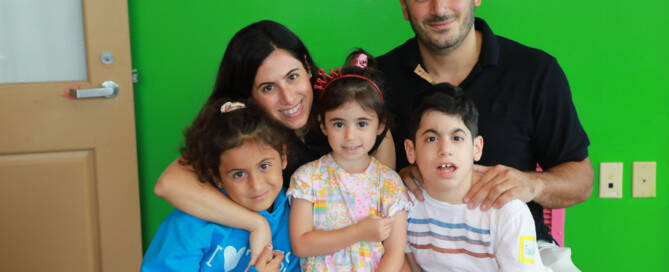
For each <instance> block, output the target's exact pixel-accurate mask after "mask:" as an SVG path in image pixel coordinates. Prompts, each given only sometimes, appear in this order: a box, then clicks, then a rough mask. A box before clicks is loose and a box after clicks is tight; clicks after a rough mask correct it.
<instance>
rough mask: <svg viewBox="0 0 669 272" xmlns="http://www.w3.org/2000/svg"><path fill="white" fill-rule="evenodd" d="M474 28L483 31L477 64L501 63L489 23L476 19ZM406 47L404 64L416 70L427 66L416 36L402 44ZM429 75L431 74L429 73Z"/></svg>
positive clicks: (495, 39) (493, 64)
mask: <svg viewBox="0 0 669 272" xmlns="http://www.w3.org/2000/svg"><path fill="white" fill-rule="evenodd" d="M474 29H476V30H477V31H479V32H481V39H482V41H481V53H480V55H479V59H478V61H477V63H476V66H479V67H481V68H484V67H488V66H495V65H497V64H498V63H499V42H498V41H497V37H495V34H494V33H493V32H492V30H491V29H490V27H489V26H488V24H487V23H486V22H485V21H484V20H483V19H481V18H478V17H477V18H476V19H475V20H474ZM401 47H403V48H404V54H402V55H404V59H403V60H402V65H404V66H405V67H406V68H408V69H411V70H412V71H415V70H416V69H417V68H419V66H420V67H425V65H424V64H423V59H422V58H421V56H420V50H419V49H418V40H417V39H416V37H415V36H414V37H413V38H411V39H409V40H408V41H406V42H405V43H404V44H402V45H401ZM428 76H429V75H428ZM421 77H422V76H421Z"/></svg>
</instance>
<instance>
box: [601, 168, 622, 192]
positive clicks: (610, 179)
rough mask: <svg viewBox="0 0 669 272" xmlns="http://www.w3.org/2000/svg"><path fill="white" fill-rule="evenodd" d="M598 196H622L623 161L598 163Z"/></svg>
mask: <svg viewBox="0 0 669 272" xmlns="http://www.w3.org/2000/svg"><path fill="white" fill-rule="evenodd" d="M599 198H623V163H622V162H602V163H600V164H599Z"/></svg>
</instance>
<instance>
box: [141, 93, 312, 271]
mask: <svg viewBox="0 0 669 272" xmlns="http://www.w3.org/2000/svg"><path fill="white" fill-rule="evenodd" d="M212 104H213V105H208V106H206V107H205V108H204V109H203V111H202V112H201V113H200V115H199V116H198V118H197V119H196V120H195V122H194V123H193V126H191V127H190V128H189V129H188V131H187V132H186V145H185V147H184V148H182V151H181V153H182V159H181V162H182V163H183V164H186V165H189V166H190V167H192V168H193V170H194V172H195V173H196V174H197V175H198V178H199V179H200V180H201V181H203V182H209V183H212V184H213V185H215V186H217V187H218V188H222V192H223V193H225V194H226V195H227V196H228V197H229V198H230V199H231V200H232V201H234V202H236V203H237V204H239V205H241V206H243V207H245V208H247V209H249V210H252V211H256V212H258V213H260V214H261V215H262V216H264V217H265V219H266V220H267V222H268V223H269V227H270V229H271V231H272V244H271V245H268V247H267V248H266V249H265V251H264V252H263V253H261V255H260V257H259V258H258V259H257V261H256V262H255V263H254V264H252V265H251V266H250V267H249V262H250V249H249V232H248V231H246V230H241V229H235V228H230V227H225V226H221V225H217V224H214V223H211V222H207V221H205V220H202V219H199V218H196V217H193V216H191V215H189V214H186V213H184V212H182V211H179V210H175V211H174V212H172V213H171V214H170V215H169V216H168V217H167V219H165V221H163V223H162V225H161V226H160V228H159V229H158V232H157V233H156V236H155V237H154V238H153V241H152V242H151V245H150V246H149V249H148V250H147V252H146V255H145V256H144V262H143V263H142V268H141V271H225V272H227V271H240V272H241V271H245V269H246V268H247V267H248V268H249V270H248V271H263V272H264V271H281V272H285V271H300V265H299V259H298V258H297V257H295V256H294V255H293V253H292V249H291V247H290V242H289V233H288V219H289V218H288V217H289V212H290V211H289V210H290V209H289V207H288V200H287V198H286V196H285V192H284V190H283V189H282V188H283V187H282V185H283V175H282V173H281V171H282V169H284V168H285V167H286V156H285V143H286V141H285V137H283V135H284V134H283V132H284V128H283V127H282V126H281V125H280V124H278V123H276V122H273V121H272V120H270V119H269V117H267V116H266V115H264V113H263V112H262V110H260V109H256V108H242V109H230V107H227V108H226V107H225V106H226V105H228V103H226V104H223V107H221V104H219V103H212ZM224 109H228V110H230V111H229V112H228V111H225V110H224ZM221 111H224V112H221Z"/></svg>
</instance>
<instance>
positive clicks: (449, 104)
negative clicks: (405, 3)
mask: <svg viewBox="0 0 669 272" xmlns="http://www.w3.org/2000/svg"><path fill="white" fill-rule="evenodd" d="M415 101H416V102H415V103H414V104H413V105H412V110H411V116H410V118H411V119H410V120H411V122H410V123H409V133H410V134H409V135H411V139H406V140H405V141H404V147H405V149H406V153H407V159H408V161H409V163H412V164H416V166H417V168H418V170H419V171H420V174H421V175H422V177H423V180H424V182H423V184H422V194H423V196H424V198H425V201H424V202H419V201H415V197H414V196H413V195H411V197H412V198H413V199H414V207H413V209H412V210H411V211H410V212H409V216H408V217H409V219H408V220H409V221H408V225H407V248H406V253H407V254H406V255H407V259H408V263H409V265H410V266H411V269H412V271H550V269H548V268H544V266H543V264H542V263H541V258H540V256H539V252H538V249H537V243H536V238H535V236H536V234H535V230H534V221H533V219H532V215H531V214H530V210H529V209H528V208H527V206H526V204H525V203H523V202H521V201H520V200H513V201H511V202H509V203H508V204H506V205H504V206H503V207H502V208H500V209H490V210H488V211H485V212H483V211H481V210H479V209H476V210H469V209H467V206H466V205H465V204H463V203H462V199H463V197H464V195H465V194H466V193H467V191H468V190H469V188H470V187H471V185H472V184H473V183H475V182H476V181H477V179H478V178H479V177H480V176H479V175H478V174H473V172H472V165H473V163H474V161H478V160H479V159H480V158H481V154H482V150H483V138H482V137H481V136H478V126H477V122H478V111H477V110H476V107H475V106H474V102H473V101H472V100H471V99H469V98H467V97H466V96H464V94H463V92H462V90H461V89H460V88H457V87H454V86H452V85H450V84H448V83H442V84H437V85H434V86H431V87H430V88H428V89H427V90H425V91H424V92H423V93H421V94H420V95H419V96H418V98H417V99H416V100H415Z"/></svg>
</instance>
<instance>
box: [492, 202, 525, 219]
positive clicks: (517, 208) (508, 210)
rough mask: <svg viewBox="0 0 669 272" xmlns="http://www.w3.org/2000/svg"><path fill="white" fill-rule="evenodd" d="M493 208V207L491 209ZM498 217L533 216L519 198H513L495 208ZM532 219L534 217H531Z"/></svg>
mask: <svg viewBox="0 0 669 272" xmlns="http://www.w3.org/2000/svg"><path fill="white" fill-rule="evenodd" d="M491 210H494V209H491ZM497 213H498V214H499V217H500V218H511V217H526V218H533V217H532V213H531V212H530V208H529V207H527V204H525V202H523V201H521V200H519V199H513V200H511V201H509V202H507V203H506V204H504V206H502V207H501V208H499V209H498V210H497ZM532 220H534V219H532Z"/></svg>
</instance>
